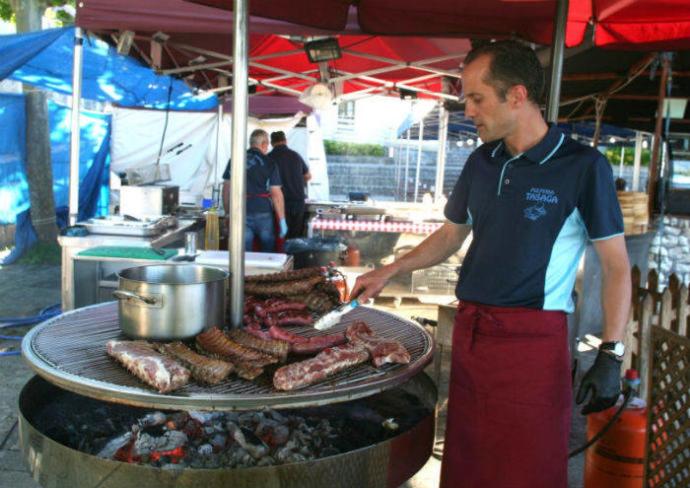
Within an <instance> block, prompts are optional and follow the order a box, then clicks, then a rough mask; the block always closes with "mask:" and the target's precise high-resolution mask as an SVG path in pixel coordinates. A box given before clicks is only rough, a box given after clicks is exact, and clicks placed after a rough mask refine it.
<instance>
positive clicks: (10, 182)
mask: <svg viewBox="0 0 690 488" xmlns="http://www.w3.org/2000/svg"><path fill="white" fill-rule="evenodd" d="M48 116H49V124H50V142H51V145H50V146H51V154H50V156H51V162H52V169H53V192H54V197H55V207H63V206H67V205H68V203H69V127H70V109H69V108H67V107H64V106H61V105H58V104H56V103H54V102H52V101H48ZM80 125H81V148H80V154H79V160H80V163H79V180H80V183H79V218H80V219H83V218H88V217H93V216H94V215H105V214H106V213H107V211H108V198H109V196H108V186H109V185H108V176H109V169H108V168H109V160H110V127H111V116H110V115H106V114H100V113H93V112H86V111H82V113H81V117H80ZM25 155H26V136H25V114H24V96H23V95H10V94H0V224H10V223H14V222H15V219H16V217H17V215H18V214H19V213H21V212H23V211H25V210H27V209H28V208H29V185H28V184H27V180H26V173H25V171H24V157H25Z"/></svg>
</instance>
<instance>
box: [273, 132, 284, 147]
mask: <svg viewBox="0 0 690 488" xmlns="http://www.w3.org/2000/svg"><path fill="white" fill-rule="evenodd" d="M276 142H287V138H286V137H285V132H283V131H282V130H277V131H275V132H271V145H273V144H275V143H276Z"/></svg>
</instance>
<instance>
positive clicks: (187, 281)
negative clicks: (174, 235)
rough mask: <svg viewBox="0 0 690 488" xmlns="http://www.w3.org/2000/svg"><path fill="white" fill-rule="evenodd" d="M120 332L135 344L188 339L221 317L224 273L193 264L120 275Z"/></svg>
mask: <svg viewBox="0 0 690 488" xmlns="http://www.w3.org/2000/svg"><path fill="white" fill-rule="evenodd" d="M118 277H119V287H118V289H117V290H116V291H114V292H113V295H114V296H115V298H117V299H118V300H119V308H118V313H119V317H120V328H121V329H122V332H124V333H125V334H126V335H128V336H129V337H133V338H137V339H157V340H173V339H189V338H191V337H194V336H195V335H197V334H199V333H200V332H202V331H204V330H206V329H208V328H211V327H213V326H218V327H221V326H222V325H223V322H224V313H225V290H226V288H227V278H228V273H227V272H226V271H223V270H222V269H219V268H213V267H210V266H200V265H196V264H189V265H186V264H185V265H181V264H177V265H175V264H160V265H159V264H156V265H151V266H139V267H136V268H127V269H125V270H122V271H120V273H119V274H118Z"/></svg>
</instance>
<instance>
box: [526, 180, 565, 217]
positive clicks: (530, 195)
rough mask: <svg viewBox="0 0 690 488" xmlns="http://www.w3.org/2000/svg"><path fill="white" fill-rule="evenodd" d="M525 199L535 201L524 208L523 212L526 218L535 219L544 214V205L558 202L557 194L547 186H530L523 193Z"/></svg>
mask: <svg viewBox="0 0 690 488" xmlns="http://www.w3.org/2000/svg"><path fill="white" fill-rule="evenodd" d="M525 200H526V201H528V202H536V203H535V204H534V205H531V206H529V207H527V208H525V209H524V211H523V214H524V216H525V218H526V219H529V220H531V221H535V220H537V219H540V218H541V217H543V216H544V215H546V207H545V205H556V204H557V203H558V195H556V192H555V191H553V190H550V189H548V188H530V189H529V191H528V192H527V193H525Z"/></svg>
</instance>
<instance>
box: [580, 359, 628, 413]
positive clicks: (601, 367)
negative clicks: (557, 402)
mask: <svg viewBox="0 0 690 488" xmlns="http://www.w3.org/2000/svg"><path fill="white" fill-rule="evenodd" d="M621 364H622V361H620V360H618V359H616V358H615V357H613V356H612V355H611V354H608V353H605V352H603V351H599V353H598V354H597V358H596V359H595V360H594V364H593V365H592V367H591V368H589V371H587V372H586V373H585V375H584V377H583V378H582V381H581V382H580V388H579V389H578V391H577V397H576V398H575V401H576V402H577V403H578V405H579V404H580V403H582V402H584V401H585V399H586V398H587V397H588V396H589V393H590V392H591V393H592V395H591V397H590V399H589V402H588V403H587V404H586V405H585V406H584V407H582V415H587V414H590V413H593V412H600V411H602V410H606V409H607V408H610V407H612V406H614V405H615V404H616V401H617V400H618V397H619V395H620V394H621Z"/></svg>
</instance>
